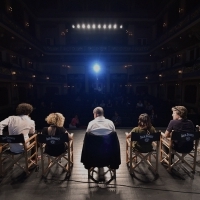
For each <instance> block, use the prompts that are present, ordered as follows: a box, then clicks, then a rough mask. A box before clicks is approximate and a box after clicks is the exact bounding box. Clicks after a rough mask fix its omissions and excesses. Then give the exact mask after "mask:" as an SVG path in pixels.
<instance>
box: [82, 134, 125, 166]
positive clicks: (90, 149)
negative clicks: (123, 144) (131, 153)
mask: <svg viewBox="0 0 200 200" xmlns="http://www.w3.org/2000/svg"><path fill="white" fill-rule="evenodd" d="M81 162H82V163H83V165H85V168H86V169H90V168H91V167H105V166H109V167H110V168H112V169H118V168H119V165H120V164H121V157H120V145H119V140H118V137H117V134H116V132H112V133H110V134H108V135H94V134H92V133H86V134H85V138H84V143H83V148H82V155H81Z"/></svg>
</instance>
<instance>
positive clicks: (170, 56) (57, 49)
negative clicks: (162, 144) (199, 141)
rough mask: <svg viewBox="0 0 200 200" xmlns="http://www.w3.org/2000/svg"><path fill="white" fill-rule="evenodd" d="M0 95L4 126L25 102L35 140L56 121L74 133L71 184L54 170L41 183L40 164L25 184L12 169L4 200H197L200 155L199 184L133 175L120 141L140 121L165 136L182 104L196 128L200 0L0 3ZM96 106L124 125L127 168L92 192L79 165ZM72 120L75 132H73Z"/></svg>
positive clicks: (192, 178)
mask: <svg viewBox="0 0 200 200" xmlns="http://www.w3.org/2000/svg"><path fill="white" fill-rule="evenodd" d="M0 94H1V97H0V121H2V120H3V119H5V118H6V117H8V116H11V115H15V114H16V113H15V109H16V107H17V105H18V104H20V103H29V104H31V105H33V108H34V110H33V112H32V113H31V115H30V117H31V119H33V120H34V121H35V125H36V130H37V132H40V130H41V129H42V128H43V127H45V126H47V124H46V121H45V118H46V116H47V115H48V114H49V113H54V112H59V113H62V114H63V115H64V117H65V124H64V127H65V128H66V129H67V130H68V131H69V132H73V133H74V150H73V155H74V164H73V168H72V172H71V176H70V177H68V178H66V177H65V173H64V172H63V171H62V169H60V168H59V166H55V167H54V168H53V169H52V171H51V173H50V174H49V175H48V176H47V179H43V178H42V176H41V163H40V161H38V166H37V167H36V168H34V169H31V172H30V174H29V176H25V175H24V173H21V172H22V171H21V169H17V168H16V166H14V168H13V169H12V170H10V171H9V172H8V173H7V174H6V175H5V176H3V177H1V178H0V199H2V200H4V199H5V200H6V199H13V198H15V199H16V200H18V199H19V200H21V199H25V198H29V199H38V200H39V199H55V198H60V199H70V200H73V199H77V200H82V199H84V200H89V199H95V200H98V199H102V198H106V199H115V200H124V199H126V200H128V199H134V198H137V199H141V200H142V199H146V198H157V199H159V198H162V199H169V198H171V199H172V200H173V199H177V198H182V199H183V200H186V199H187V200H188V199H194V200H195V199H198V198H199V196H200V188H199V183H200V157H199V154H200V148H197V155H196V158H197V160H196V170H195V173H194V174H193V175H191V173H189V175H188V173H185V171H184V170H183V169H179V168H178V173H179V175H177V174H176V173H169V172H168V171H167V170H166V166H163V165H162V164H161V163H160V162H159V163H158V165H159V169H158V174H159V176H156V177H155V176H154V175H152V173H150V172H147V171H148V168H147V167H145V166H143V167H142V168H140V170H139V172H138V171H137V172H136V175H130V173H129V169H128V168H127V163H126V156H125V155H126V154H125V152H126V143H125V141H126V137H125V134H124V133H125V132H130V131H131V130H132V128H133V127H135V126H137V124H138V116H139V115H140V114H141V113H147V114H149V116H150V117H151V120H152V125H153V126H154V127H155V128H156V130H158V131H160V130H161V131H163V132H164V131H165V130H166V128H167V126H168V123H169V121H170V120H171V119H172V111H171V108H172V107H173V106H177V105H181V106H185V107H186V108H187V110H188V119H189V120H191V121H192V122H193V124H194V125H195V126H196V125H200V1H199V0H148V1H146V0H81V1H80V0H0ZM140 103H142V107H141V106H139V104H140ZM97 106H101V107H102V108H103V109H104V115H105V117H106V118H108V119H110V120H113V118H114V116H115V113H117V114H118V116H119V117H120V124H118V125H116V132H117V136H118V138H119V143H120V152H121V165H120V166H119V169H117V170H116V181H115V182H110V184H104V183H98V184H96V183H92V184H90V183H89V181H88V172H87V170H86V169H85V168H84V166H83V164H82V163H81V162H80V160H81V151H82V146H83V140H84V135H85V131H86V128H87V125H88V123H89V122H90V121H91V120H93V118H94V117H93V109H94V108H95V107H97ZM75 115H77V116H78V118H79V125H78V127H77V128H76V129H70V127H69V124H70V122H71V120H72V118H73V117H74V116H75ZM4 132H5V134H6V133H7V132H8V129H7V128H5V129H4ZM0 145H1V144H0ZM0 148H1V146H0ZM0 152H1V149H0ZM38 152H39V154H40V151H39V150H38ZM188 162H190V163H192V161H191V160H189V158H188ZM2 166H3V165H2ZM2 166H0V170H1V168H2ZM15 168H16V170H15ZM144 174H145V175H144Z"/></svg>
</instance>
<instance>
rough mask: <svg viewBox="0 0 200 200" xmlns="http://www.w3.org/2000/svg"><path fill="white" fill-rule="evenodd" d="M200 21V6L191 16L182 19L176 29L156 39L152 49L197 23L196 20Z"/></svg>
mask: <svg viewBox="0 0 200 200" xmlns="http://www.w3.org/2000/svg"><path fill="white" fill-rule="evenodd" d="M199 19H200V6H198V7H196V8H195V10H193V11H192V12H191V13H190V14H188V15H186V16H185V17H184V18H182V19H181V20H180V21H179V22H178V23H177V24H176V25H175V26H174V27H172V28H171V29H170V30H169V31H167V32H166V33H164V34H163V35H162V36H161V37H159V38H158V39H156V40H155V41H154V42H153V43H152V48H155V47H156V46H158V45H159V44H161V43H162V42H164V41H165V40H167V39H168V38H170V37H172V36H173V35H175V34H176V33H178V32H179V31H181V30H182V29H184V28H185V27H187V26H188V25H189V24H191V23H193V22H195V21H196V20H199Z"/></svg>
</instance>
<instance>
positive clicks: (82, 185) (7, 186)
mask: <svg viewBox="0 0 200 200" xmlns="http://www.w3.org/2000/svg"><path fill="white" fill-rule="evenodd" d="M130 130H131V128H130V129H117V134H118V138H119V141H120V148H121V162H122V164H121V165H120V167H119V169H118V170H117V179H116V183H115V182H111V184H110V185H108V186H105V185H104V184H90V187H89V184H88V179H87V170H86V169H84V166H83V164H82V163H80V157H81V150H82V144H83V138H84V134H85V130H73V131H72V130H71V132H73V133H74V166H73V170H72V174H71V177H70V178H69V180H64V177H65V174H64V173H61V172H62V170H61V169H60V168H59V167H55V168H54V169H53V170H55V171H53V170H52V172H51V173H49V175H48V176H47V180H46V181H45V180H44V179H41V170H39V171H38V172H36V171H35V170H33V171H32V172H31V174H30V176H28V177H27V178H25V177H24V176H23V175H21V169H19V168H17V167H15V168H14V169H13V170H12V171H11V172H9V173H8V174H7V175H6V176H5V177H4V178H3V179H1V182H0V200H11V199H13V200H23V199H28V200H32V199H35V200H40V199H41V200H53V199H59V200H62V199H68V200H92V199H93V200H102V199H105V200H129V199H140V200H147V199H163V200H164V199H170V200H177V199H181V200H189V199H192V200H197V199H198V200H199V198H200V162H199V163H198V164H197V167H196V173H195V175H194V179H191V178H190V176H189V175H188V174H185V173H184V172H182V171H180V173H181V174H182V176H181V177H179V176H177V175H175V174H169V173H168V172H167V171H166V168H165V167H164V166H163V165H161V164H159V177H158V178H157V179H155V180H154V176H153V174H151V172H148V173H146V171H147V170H148V169H146V171H145V174H146V175H145V176H144V174H143V173H142V172H141V171H140V172H139V173H138V174H137V177H136V178H135V177H131V176H130V174H129V171H128V169H127V166H126V161H125V135H124V133H125V131H128V132H129V131H130ZM158 130H159V129H158ZM162 130H163V129H162ZM197 160H200V155H198V158H197ZM144 169H145V168H144ZM56 172H57V173H56Z"/></svg>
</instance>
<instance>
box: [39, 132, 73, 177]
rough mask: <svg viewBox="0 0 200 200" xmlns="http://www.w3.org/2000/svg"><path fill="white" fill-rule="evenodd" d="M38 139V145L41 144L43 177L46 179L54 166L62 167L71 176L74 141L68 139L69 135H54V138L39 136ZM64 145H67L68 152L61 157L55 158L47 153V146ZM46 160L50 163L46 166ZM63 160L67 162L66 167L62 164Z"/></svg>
mask: <svg viewBox="0 0 200 200" xmlns="http://www.w3.org/2000/svg"><path fill="white" fill-rule="evenodd" d="M37 139H38V143H39V144H40V150H41V164H42V176H43V177H46V176H47V175H48V172H49V170H50V169H51V168H52V167H53V166H54V165H58V166H60V167H61V168H62V169H63V170H64V171H65V172H67V174H68V175H69V176H70V175H71V170H72V166H73V140H69V139H68V134H62V135H54V136H49V135H42V134H38V137H37ZM63 143H65V145H66V151H65V152H64V153H62V154H61V155H59V156H57V157H54V156H51V155H49V154H47V153H45V146H46V145H52V146H55V145H59V144H63ZM45 158H47V159H48V163H47V165H46V166H45V162H44V161H45ZM61 159H64V161H67V162H66V163H65V165H63V164H62V163H60V160H61ZM63 163H64V162H63Z"/></svg>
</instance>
